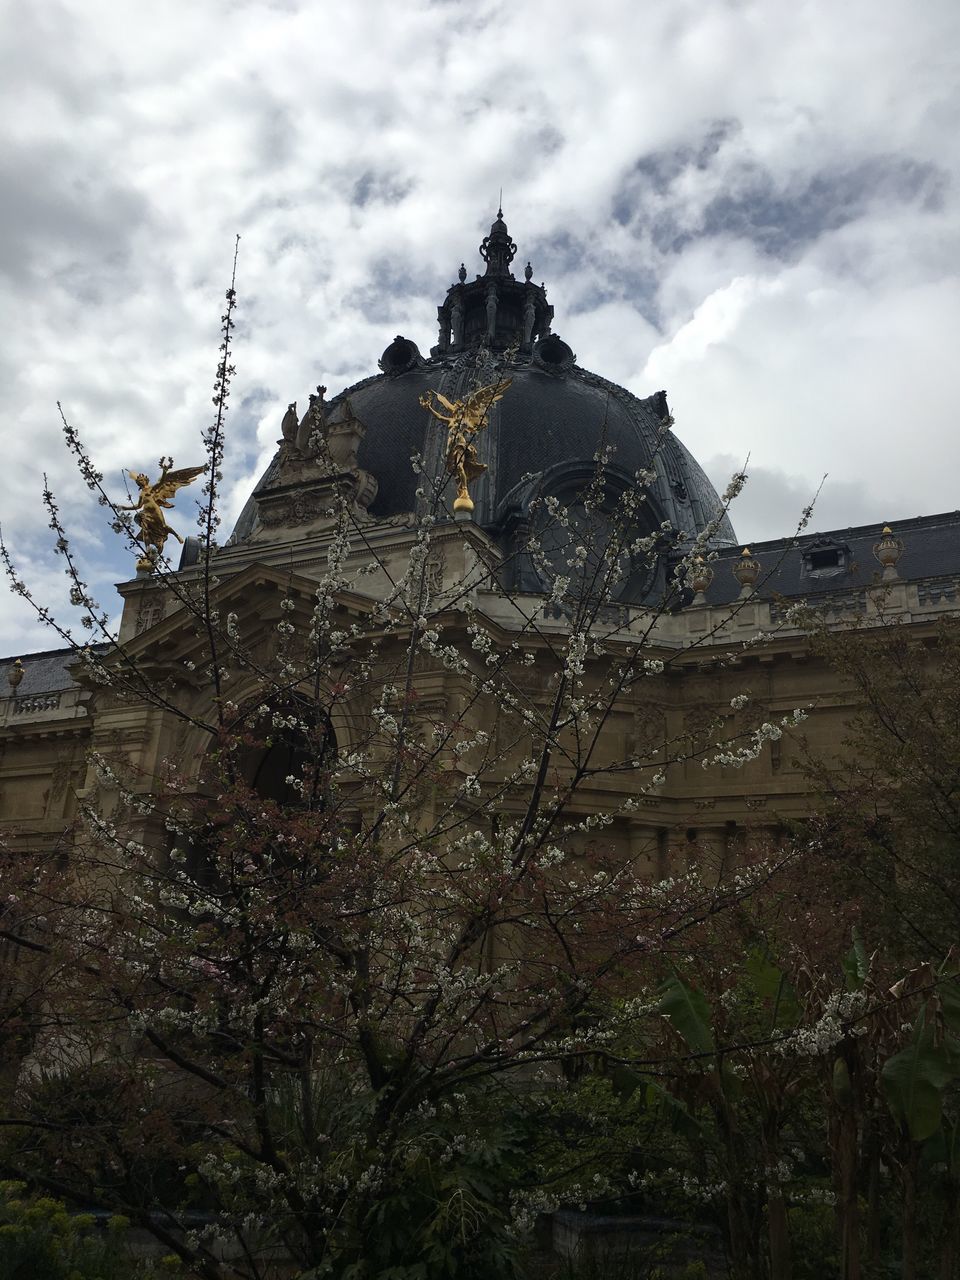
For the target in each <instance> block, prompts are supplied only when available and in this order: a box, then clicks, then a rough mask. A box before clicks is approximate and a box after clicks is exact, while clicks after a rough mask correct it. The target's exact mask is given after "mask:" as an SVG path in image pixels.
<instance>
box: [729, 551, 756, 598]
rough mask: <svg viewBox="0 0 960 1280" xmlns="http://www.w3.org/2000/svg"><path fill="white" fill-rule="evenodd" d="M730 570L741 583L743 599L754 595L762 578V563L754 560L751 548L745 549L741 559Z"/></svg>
mask: <svg viewBox="0 0 960 1280" xmlns="http://www.w3.org/2000/svg"><path fill="white" fill-rule="evenodd" d="M730 568H731V572H732V573H733V576H734V577H735V578H736V580H737V581H738V582H739V583H740V595H741V597H742V598H745V597H746V596H749V595H752V594H753V589H754V587H755V586H756V585H757V579H758V578H759V577H760V561H759V560H755V559H754V558H753V555H752V553H751V551H750V548H749V547H744V548H743V550H742V551H741V552H740V558H739V559H738V560H734V562H733V564H732V565H731V566H730Z"/></svg>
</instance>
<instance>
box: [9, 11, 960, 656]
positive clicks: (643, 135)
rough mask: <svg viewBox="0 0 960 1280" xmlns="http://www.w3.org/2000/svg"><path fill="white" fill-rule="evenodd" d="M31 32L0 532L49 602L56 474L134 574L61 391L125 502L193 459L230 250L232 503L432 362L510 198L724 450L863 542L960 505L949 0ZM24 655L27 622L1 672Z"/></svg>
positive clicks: (254, 16)
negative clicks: (295, 405)
mask: <svg viewBox="0 0 960 1280" xmlns="http://www.w3.org/2000/svg"><path fill="white" fill-rule="evenodd" d="M3 7H4V6H3V5H2V4H0V10H2V9H3ZM5 8H6V13H5V14H3V13H2V12H0V17H5V18H6V21H5V22H4V31H5V40H4V47H3V50H2V51H0V85H2V86H3V87H2V89H0V94H2V96H3V102H2V105H3V111H4V120H5V125H6V130H5V132H6V140H5V142H3V143H0V175H2V176H3V178H4V186H5V189H6V190H7V191H9V192H11V193H12V194H11V196H10V198H9V199H8V200H7V201H6V202H5V206H4V208H3V210H2V211H0V245H2V246H3V248H2V249H0V310H2V314H3V315H4V317H5V326H4V328H5V336H4V343H3V348H2V351H0V383H2V385H3V387H4V401H3V415H4V416H3V444H4V462H5V477H6V481H7V483H6V486H5V492H4V495H3V498H2V503H0V515H2V518H3V524H4V534H5V536H6V537H7V539H8V540H9V541H10V542H11V543H12V544H13V545H14V546H15V547H17V548H19V549H20V551H21V553H22V554H24V555H25V556H27V557H28V558H30V559H31V561H32V567H33V568H34V569H35V571H36V572H39V573H40V574H41V575H48V576H45V577H44V583H45V586H46V587H47V588H48V589H52V588H50V584H51V583H56V582H57V578H56V574H55V572H54V570H52V569H50V568H48V567H47V565H46V561H45V559H44V553H43V552H42V551H41V547H42V546H43V538H44V536H45V533H46V531H45V529H44V519H43V515H42V512H41V511H40V510H39V504H38V501H37V495H38V494H39V491H40V488H41V485H42V481H41V473H42V471H43V470H44V469H46V470H47V471H48V472H49V473H50V475H51V479H52V481H53V482H54V483H55V485H56V487H57V489H58V491H59V492H61V494H62V495H63V497H64V499H65V505H66V506H70V507H71V508H72V510H71V512H70V514H71V516H72V517H73V520H74V522H75V523H76V524H78V525H79V526H80V527H81V528H82V529H84V530H88V531H92V530H94V529H96V530H97V534H96V538H97V540H98V541H97V542H96V543H94V544H93V545H94V547H95V548H96V550H97V552H98V556H99V558H98V559H97V558H95V559H94V566H93V568H94V574H95V576H96V578H97V582H98V590H99V591H100V594H101V596H102V597H103V598H104V599H105V600H106V598H107V597H108V596H109V594H110V592H111V590H112V588H111V586H110V583H111V581H112V580H113V579H114V578H118V577H120V576H122V575H123V574H125V573H127V572H129V570H130V560H129V556H128V555H127V554H126V553H125V552H123V550H122V549H121V548H120V547H119V546H118V545H116V543H115V542H114V541H113V540H112V539H113V536H112V535H110V534H109V533H104V532H103V530H102V526H98V525H96V523H95V522H96V519H97V517H98V516H99V514H100V513H99V512H98V511H97V509H96V508H93V509H90V508H89V507H88V506H87V505H84V504H85V500H86V497H87V495H86V491H85V490H84V489H82V486H78V485H77V484H76V482H75V481H73V480H72V479H71V478H70V477H71V473H70V469H69V467H68V465H67V463H66V460H65V458H64V456H63V453H62V449H61V446H60V444H59V442H58V436H57V417H56V409H55V401H56V400H57V399H58V398H60V399H62V400H63V401H64V404H65V407H66V408H67V409H68V411H69V413H70V415H71V417H72V418H73V420H74V421H75V422H76V423H77V425H78V426H79V427H81V428H82V431H83V433H84V436H85V438H86V439H87V441H88V444H89V445H90V447H91V450H92V451H93V453H94V454H95V456H96V459H97V462H98V465H100V466H101V467H102V469H103V470H104V472H105V473H106V474H107V475H108V477H110V479H111V483H112V484H113V485H114V487H115V488H118V487H119V473H120V469H121V468H122V467H124V466H147V465H149V464H150V463H151V462H152V461H154V460H155V459H156V457H158V456H159V453H160V452H165V453H168V452H169V453H172V454H174V456H175V458H176V460H177V462H178V463H180V464H182V465H186V464H187V463H189V462H192V461H194V460H195V458H197V457H198V450H199V433H200V430H201V429H202V427H203V426H204V425H205V424H206V422H207V421H208V420H209V417H210V414H211V405H210V387H211V384H212V381H213V370H214V365H215V360H216V348H217V343H218V341H219V338H218V333H217V321H218V316H219V311H220V307H221V302H222V297H223V290H224V288H225V287H226V284H227V282H228V274H229V263H230V256H231V253H232V244H233V235H234V233H235V232H236V231H240V232H241V234H242V237H243V239H242V242H241V257H240V273H239V292H240V302H241V305H240V311H239V317H240V322H241V327H240V330H239V335H238V343H237V353H236V356H237V364H238V376H237V379H236V382H235V394H234V401H233V405H234V412H233V414H232V419H231V421H232V422H233V423H234V424H236V426H235V429H234V434H233V436H232V438H231V440H230V452H229V456H228V461H227V468H226V469H227V479H226V486H227V492H228V494H229V506H230V508H231V510H232V511H235V510H236V509H237V508H238V507H239V505H241V503H242V498H243V491H244V488H245V487H246V486H247V485H248V484H249V483H250V479H251V477H252V476H254V475H255V474H256V473H257V470H258V468H260V467H262V465H263V464H264V462H265V460H266V458H267V457H268V456H269V451H270V447H271V441H272V440H274V439H275V438H276V435H277V434H278V429H279V421H280V417H281V415H282V412H283V409H284V408H285V406H286V404H287V402H288V401H289V400H291V399H294V398H297V399H299V400H300V401H301V402H304V401H305V399H306V395H307V393H308V392H309V391H310V390H311V389H312V388H313V386H314V385H315V384H316V383H317V382H319V381H322V382H325V383H327V385H328V386H329V388H330V392H331V394H333V393H335V392H336V391H338V390H339V389H340V387H341V386H343V385H345V384H347V383H349V382H352V381H354V380H355V379H357V378H359V377H361V376H364V375H365V374H367V373H370V372H373V371H374V370H375V368H376V359H377V356H378V355H379V353H380V351H382V349H383V348H384V347H385V346H386V345H387V343H388V342H389V341H390V339H391V338H392V337H393V335H394V334H395V333H396V332H404V333H408V334H409V336H411V337H413V338H414V339H415V340H416V341H417V342H418V343H419V344H420V346H421V348H422V349H424V350H425V349H427V348H428V347H429V346H430V344H431V342H432V341H433V339H434V320H433V317H434V315H435V307H436V303H437V302H438V301H439V300H440V298H441V297H442V295H443V290H444V289H445V287H446V285H447V284H449V283H450V281H451V280H452V279H453V278H454V276H455V272H456V268H457V266H458V265H459V263H460V261H461V260H464V261H466V263H467V267H468V270H470V271H471V272H472V271H474V270H476V269H477V266H478V265H479V264H478V262H477V258H476V253H475V248H476V245H477V244H478V243H479V240H480V238H481V236H482V235H484V234H485V232H486V230H487V227H488V226H489V220H490V218H491V217H492V214H493V211H494V201H495V199H496V195H497V192H498V190H499V188H500V186H501V185H502V186H503V187H504V202H505V210H506V214H507V218H508V221H509V225H510V230H511V232H512V233H513V236H514V238H515V239H516V240H517V242H518V244H519V249H520V254H521V255H522V259H521V260H522V261H525V260H526V258H527V257H528V256H531V255H532V256H533V266H534V271H535V273H536V278H537V279H538V280H539V279H545V280H546V282H547V284H548V287H549V289H550V297H551V301H552V302H553V303H554V305H555V307H556V328H557V330H558V331H559V332H560V333H561V334H562V335H563V336H564V338H565V339H566V340H567V341H568V342H570V344H571V346H573V348H574V349H575V350H576V351H577V352H578V353H579V355H580V357H581V359H582V360H583V361H584V362H585V363H587V364H589V365H591V366H592V367H594V368H596V370H597V372H599V373H602V374H605V375H607V376H610V377H613V378H615V379H620V380H623V381H624V382H626V383H627V384H628V385H629V386H630V387H631V388H632V389H633V390H636V391H638V392H639V393H641V394H649V393H650V392H651V391H655V390H657V389H659V387H660V386H665V387H667V389H668V391H669V394H670V402H671V405H672V406H674V408H675V411H676V415H677V429H678V431H679V432H680V433H681V435H682V438H683V439H684V440H685V442H686V443H687V444H688V445H690V447H691V448H692V449H693V450H694V452H695V453H696V454H698V456H700V457H701V458H702V459H703V460H704V461H705V462H707V463H709V461H710V459H711V458H713V457H715V456H716V455H718V454H730V455H732V456H733V457H735V458H740V457H742V456H743V455H744V454H745V453H746V452H747V451H752V455H753V459H754V464H755V466H754V472H755V477H756V478H755V483H754V488H755V489H756V488H757V487H758V486H759V485H760V484H761V481H762V482H763V483H765V484H767V485H768V486H772V488H770V489H769V492H770V493H774V492H777V493H780V494H781V496H783V494H782V488H783V485H786V486H787V488H788V489H790V486H792V485H793V486H795V487H798V488H799V490H802V489H803V488H804V486H805V485H807V484H808V483H811V484H813V485H815V483H816V480H817V479H818V477H819V476H820V475H821V474H822V472H824V471H829V472H830V474H831V482H832V483H835V484H836V485H837V486H839V487H838V490H837V492H838V494H839V495H843V497H844V500H845V501H846V500H849V502H850V504H851V505H852V506H854V507H856V508H857V513H856V515H855V516H854V517H853V518H854V519H855V520H859V519H860V518H861V512H864V513H865V512H867V509H868V508H871V509H873V510H876V512H877V516H878V518H881V519H887V518H890V519H892V518H896V516H897V515H906V514H916V513H918V512H922V511H931V510H935V509H940V508H947V507H952V506H954V505H956V499H955V497H954V476H955V475H956V463H957V461H958V459H957V446H956V445H955V443H954V435H953V426H952V421H953V415H954V409H953V406H954V404H955V403H956V400H957V393H958V389H960V388H958V385H957V384H958V381H960V374H958V372H957V367H956V366H957V362H956V360H955V358H954V357H953V353H952V350H951V335H952V334H953V333H955V332H956V330H957V321H958V318H960V316H958V311H960V304H958V289H957V277H956V266H955V264H956V262H957V259H958V255H957V243H956V241H957V232H958V222H960V220H958V213H957V195H956V179H957V172H956V169H957V156H956V147H955V138H956V135H957V132H958V116H960V109H958V101H957V91H956V88H955V67H954V65H953V59H954V52H953V51H954V50H955V49H956V47H957V39H958V36H960V11H958V10H957V8H956V6H955V5H954V4H952V3H950V2H949V0H933V2H932V3H930V4H928V5H926V6H924V9H923V13H922V15H919V16H918V11H917V10H916V8H915V6H912V5H909V4H908V3H907V2H906V0H890V2H889V3H886V4H884V5H882V6H879V7H878V6H876V5H875V4H869V5H868V4H867V3H866V2H865V0H850V3H848V4H844V5H833V4H830V3H828V0H806V2H805V3H799V4H797V3H790V4H788V3H786V0H781V2H777V0H774V2H773V3H769V4H763V5H760V4H755V3H748V2H740V0H736V2H733V0H696V3H694V0H689V2H687V3H671V4H661V5H645V6H638V5H635V4H632V3H629V2H628V0H597V2H596V3H594V4H593V5H591V7H590V10H589V14H588V13H587V12H586V11H585V10H584V8H583V6H582V5H579V4H573V3H572V2H570V0H563V2H559V3H558V2H557V0H552V2H549V3H548V0H532V2H531V3H529V4H525V5H520V6H517V5H508V4H507V3H506V2H505V0H480V3H477V4H470V5H466V4H459V3H430V2H429V0H411V2H410V3H408V4H406V5H403V6H397V5H396V4H392V3H387V0H366V2H365V3H364V4H356V5H340V6H330V5H316V4H308V3H303V4H296V3H292V2H291V3H287V4H284V5H280V4H271V3H266V0H264V3H245V4H227V3H226V0H198V3H195V4H192V5H189V6H183V5H181V6H177V7H176V11H175V13H174V11H173V10H171V9H170V8H169V7H167V6H162V5H156V6H133V7H124V6H119V7H118V6H117V5H116V3H115V2H114V0H82V2H81V0H59V2H57V0H49V3H45V4H43V5H34V6H24V5H21V4H18V3H16V0H7V3H6V6H5ZM244 397H250V404H249V405H248V406H247V408H245V409H241V408H240V406H241V402H242V401H243V399H244ZM777 475H781V476H782V477H786V479H783V480H782V481H781V480H778V479H777V478H776V477H777ZM764 477H765V478H764ZM778 484H780V485H781V488H780V489H778V488H777V485H778ZM790 491H791V493H792V491H793V490H792V489H791V490H790ZM758 502H759V500H758ZM874 503H875V504H876V505H875V507H871V504H874ZM763 506H764V504H763V502H759V506H758V508H757V509H758V511H759V510H760V508H762V507H763ZM766 506H767V508H772V507H773V506H774V504H772V503H769V502H768V503H767V504H766ZM824 510H826V508H824ZM190 518H191V517H190V514H189V508H188V507H186V506H182V508H181V511H180V513H179V515H178V516H177V519H178V521H179V527H180V528H181V529H182V530H183V531H184V532H188V531H189V524H190ZM757 518H758V519H759V518H760V517H759V516H758V517H757ZM764 518H766V517H764ZM864 518H867V519H869V518H871V517H870V516H869V515H865V517H864ZM849 522H850V521H849V520H848V519H845V518H843V517H842V516H839V515H838V518H837V523H849ZM771 531H772V530H771ZM90 536H93V535H92V533H91V534H90ZM751 536H755V535H753V534H751ZM51 574H52V575H53V576H49V575H51ZM25 628H28V630H26V631H25ZM27 641H29V643H31V644H37V643H43V642H42V641H41V640H39V639H38V638H37V634H36V632H35V631H34V630H33V629H32V626H31V624H29V623H28V622H27V620H26V615H25V614H24V613H23V612H22V611H21V610H20V609H19V607H18V606H16V604H14V605H13V607H11V608H10V609H9V610H4V611H3V614H2V620H0V650H3V649H6V650H13V649H18V648H21V647H23V645H24V644H25V643H26V642H27ZM51 643H55V641H52V640H51Z"/></svg>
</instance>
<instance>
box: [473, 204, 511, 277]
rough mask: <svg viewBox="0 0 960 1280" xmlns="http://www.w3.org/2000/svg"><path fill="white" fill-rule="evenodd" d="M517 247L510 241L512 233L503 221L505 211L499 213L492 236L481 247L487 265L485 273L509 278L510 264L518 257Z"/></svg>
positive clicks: (482, 256)
mask: <svg viewBox="0 0 960 1280" xmlns="http://www.w3.org/2000/svg"><path fill="white" fill-rule="evenodd" d="M516 253H517V246H516V245H515V244H514V243H513V241H512V240H511V239H510V232H509V231H508V230H507V224H506V223H505V222H504V220H503V211H502V210H500V211H499V212H498V213H497V220H496V222H494V224H493V226H492V227H491V228H490V234H489V235H488V236H486V237H484V241H483V243H482V244H481V246H480V257H481V258H482V259H483V260H484V262H485V263H486V264H487V270H486V272H485V273H484V274H485V275H488V276H509V275H510V263H511V262H512V261H513V259H514V258H515V257H516Z"/></svg>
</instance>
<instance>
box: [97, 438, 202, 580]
mask: <svg viewBox="0 0 960 1280" xmlns="http://www.w3.org/2000/svg"><path fill="white" fill-rule="evenodd" d="M172 466H173V459H172V458H161V459H160V478H159V479H158V480H155V481H154V482H153V484H151V483H150V481H149V479H148V478H147V477H146V476H145V475H144V474H143V472H141V471H128V472H127V475H128V476H130V477H131V478H132V479H133V480H134V481H135V482H136V485H137V488H138V489H139V490H140V493H139V496H138V497H137V501H136V502H135V503H132V504H126V505H124V506H119V507H118V508H117V510H118V511H135V512H136V513H137V514H136V515H135V516H134V517H133V519H134V523H135V524H136V525H137V526H138V528H139V529H140V541H141V542H142V543H143V548H144V553H143V555H142V556H141V557H140V559H139V560H138V561H137V569H147V570H150V569H153V568H155V567H156V564H157V562H158V561H159V559H160V557H161V555H162V554H163V547H164V543H165V542H166V540H167V538H168V537H170V535H171V534H172V535H173V537H174V538H176V540H177V541H178V542H179V543H181V544H182V543H183V539H182V538H181V537H180V535H179V533H177V531H176V529H171V528H170V526H169V525H168V524H167V521H166V518H165V517H164V514H163V513H164V511H165V510H166V511H169V510H171V509H172V507H173V503H172V502H171V501H170V499H171V498H172V497H173V495H174V494H175V493H176V491H177V490H178V489H182V488H183V486H184V485H187V484H190V483H191V481H193V480H196V478H197V476H198V475H200V474H201V472H202V471H203V467H182V468H181V469H180V470H179V471H172V470H171V468H172Z"/></svg>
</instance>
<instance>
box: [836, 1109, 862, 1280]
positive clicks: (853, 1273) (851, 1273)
mask: <svg viewBox="0 0 960 1280" xmlns="http://www.w3.org/2000/svg"><path fill="white" fill-rule="evenodd" d="M837 1147H838V1151H837V1155H838V1158H839V1165H840V1169H839V1173H840V1178H839V1183H840V1200H839V1202H838V1205H837V1208H838V1210H839V1214H840V1224H841V1238H840V1277H841V1280H860V1202H859V1200H858V1198H857V1118H856V1115H855V1113H854V1111H853V1108H852V1107H844V1108H843V1109H842V1110H841V1112H840V1126H839V1133H838V1135H837Z"/></svg>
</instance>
